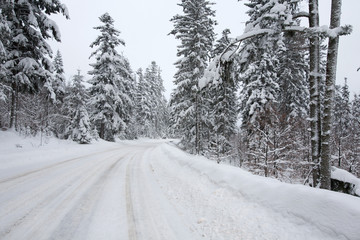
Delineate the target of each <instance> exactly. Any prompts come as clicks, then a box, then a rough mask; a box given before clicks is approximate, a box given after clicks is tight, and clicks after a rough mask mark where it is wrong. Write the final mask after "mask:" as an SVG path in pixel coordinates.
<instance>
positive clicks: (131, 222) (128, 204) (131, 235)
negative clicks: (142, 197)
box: [125, 157, 137, 240]
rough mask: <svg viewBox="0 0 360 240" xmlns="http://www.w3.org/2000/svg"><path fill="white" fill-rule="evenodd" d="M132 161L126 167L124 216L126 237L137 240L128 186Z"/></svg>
mask: <svg viewBox="0 0 360 240" xmlns="http://www.w3.org/2000/svg"><path fill="white" fill-rule="evenodd" d="M132 161H134V157H132V158H130V160H129V162H128V164H127V167H126V180H125V181H126V185H125V192H126V194H125V196H126V214H127V222H128V236H129V240H137V232H136V220H135V213H134V206H133V200H132V199H133V198H132V194H131V185H130V167H131V162H132Z"/></svg>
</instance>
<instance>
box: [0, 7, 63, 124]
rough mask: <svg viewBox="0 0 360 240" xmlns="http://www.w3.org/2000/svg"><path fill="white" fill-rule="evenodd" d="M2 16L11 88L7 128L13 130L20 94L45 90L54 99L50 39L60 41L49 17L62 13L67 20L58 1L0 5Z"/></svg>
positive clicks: (8, 81) (56, 29) (55, 27)
mask: <svg viewBox="0 0 360 240" xmlns="http://www.w3.org/2000/svg"><path fill="white" fill-rule="evenodd" d="M1 4H2V6H1V7H2V9H1V12H2V15H3V18H4V19H5V22H6V23H7V26H8V28H9V29H10V36H9V42H8V43H7V44H6V45H5V48H6V52H7V56H6V60H5V61H3V62H2V63H1V64H4V66H5V68H6V69H7V77H6V79H7V82H6V84H7V85H8V86H10V87H11V89H12V91H11V94H12V95H11V111H10V124H9V125H10V127H14V126H15V122H16V117H17V114H16V112H17V111H18V105H19V103H18V102H17V100H18V99H19V97H18V93H19V92H29V93H32V92H36V91H38V90H39V89H40V88H41V87H42V86H44V87H45V88H46V89H47V91H48V92H49V95H51V96H54V93H53V89H52V88H51V84H49V79H51V78H52V72H51V70H52V63H51V61H50V59H49V57H51V55H52V50H51V48H50V46H49V45H48V44H47V43H46V40H47V39H49V38H54V39H55V40H56V41H60V33H59V30H58V28H57V26H56V23H55V22H54V21H52V20H50V19H49V18H48V16H49V15H50V14H56V13H62V14H63V15H65V16H66V17H67V18H68V13H67V9H66V7H65V5H63V4H61V3H60V1H59V0H50V1H46V2H44V1H28V0H26V1H5V2H4V1H2V3H1Z"/></svg>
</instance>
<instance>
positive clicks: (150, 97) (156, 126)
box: [136, 61, 168, 138]
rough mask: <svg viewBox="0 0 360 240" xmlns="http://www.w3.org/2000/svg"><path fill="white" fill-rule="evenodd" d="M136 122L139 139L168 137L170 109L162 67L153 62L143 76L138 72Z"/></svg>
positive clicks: (140, 71)
mask: <svg viewBox="0 0 360 240" xmlns="http://www.w3.org/2000/svg"><path fill="white" fill-rule="evenodd" d="M137 79H138V81H137V85H136V86H137V87H136V90H137V92H136V99H137V103H136V105H137V107H136V122H137V132H138V136H139V137H150V138H158V137H165V136H166V135H167V130H168V129H167V128H168V126H167V125H168V121H167V119H168V109H167V102H166V99H165V97H164V91H165V88H164V85H163V79H162V77H161V70H160V67H159V66H158V65H157V64H156V62H155V61H153V62H151V64H150V66H149V67H147V68H146V70H145V73H144V74H143V72H142V69H139V70H138V72H137Z"/></svg>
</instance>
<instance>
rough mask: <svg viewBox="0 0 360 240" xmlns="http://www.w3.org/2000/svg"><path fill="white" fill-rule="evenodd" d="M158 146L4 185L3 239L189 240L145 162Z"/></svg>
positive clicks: (44, 170) (0, 199)
mask: <svg viewBox="0 0 360 240" xmlns="http://www.w3.org/2000/svg"><path fill="white" fill-rule="evenodd" d="M158 145H159V143H143V144H132V145H131V144H130V145H125V146H124V145H119V147H118V148H116V149H112V150H109V151H106V152H99V153H95V154H91V155H84V156H81V157H77V158H73V159H64V160H62V161H59V162H56V163H54V164H52V165H49V166H46V167H39V168H38V169H35V170H31V171H28V172H24V173H22V174H19V175H14V176H10V177H8V178H6V179H2V180H1V181H0V239H129V240H140V239H181V238H182V237H183V236H187V235H188V236H190V235H191V233H190V231H189V227H187V226H186V224H185V223H183V222H182V219H178V217H177V213H176V212H175V210H173V209H172V207H171V203H169V202H168V200H167V199H166V197H165V195H164V194H162V193H161V190H160V187H159V184H158V183H157V181H156V180H155V178H154V174H153V171H154V170H153V169H152V168H151V164H150V161H149V159H148V157H147V156H148V155H149V152H151V151H153V149H155V148H156V147H158ZM49 157H50V156H49ZM164 209H165V211H164ZM190 238H192V237H190ZM192 239H194V238H192Z"/></svg>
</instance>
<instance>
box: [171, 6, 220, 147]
mask: <svg viewBox="0 0 360 240" xmlns="http://www.w3.org/2000/svg"><path fill="white" fill-rule="evenodd" d="M178 5H179V6H180V7H182V9H183V14H182V15H176V16H174V17H173V18H172V19H171V21H172V22H173V23H174V30H173V31H172V32H171V34H173V35H175V38H176V39H179V40H180V41H181V44H180V46H179V47H178V52H177V56H178V57H180V59H179V60H178V61H177V62H176V63H175V65H176V68H177V72H176V74H175V76H174V78H175V81H174V83H175V85H176V89H175V90H174V92H173V93H172V96H171V100H170V106H171V115H172V127H173V128H174V129H175V131H176V133H177V135H178V136H181V143H182V145H183V146H184V147H185V149H187V150H189V151H190V152H193V153H197V154H199V153H201V152H202V147H203V140H202V138H203V136H202V135H203V131H202V125H203V122H204V119H203V115H202V114H203V110H202V104H203V99H202V94H201V92H200V90H199V88H198V81H199V79H201V78H202V77H203V75H204V71H205V68H206V67H207V62H208V60H209V57H208V56H209V53H210V51H211V49H212V46H213V41H214V25H215V24H216V23H215V21H214V19H213V18H214V16H215V12H214V11H213V10H212V9H211V5H213V4H212V3H210V2H209V1H206V0H182V1H181V3H180V4H178Z"/></svg>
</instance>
